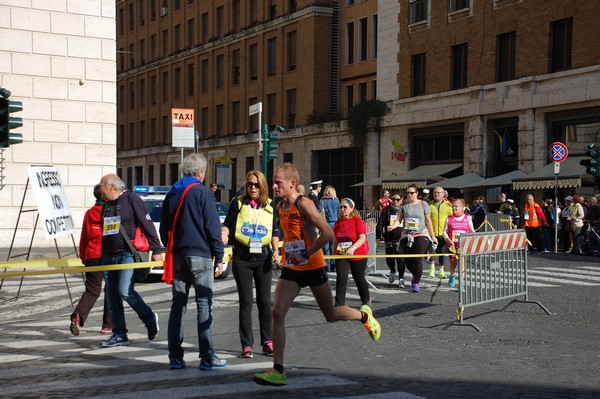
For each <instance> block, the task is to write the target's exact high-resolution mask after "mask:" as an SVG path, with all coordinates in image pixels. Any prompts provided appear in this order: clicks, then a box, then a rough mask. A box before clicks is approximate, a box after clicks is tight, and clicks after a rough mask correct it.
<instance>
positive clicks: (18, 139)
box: [0, 88, 23, 148]
mask: <svg viewBox="0 0 600 399" xmlns="http://www.w3.org/2000/svg"><path fill="white" fill-rule="evenodd" d="M9 97H10V91H8V90H7V89H4V88H2V89H0V148H6V147H8V146H10V145H13V144H21V143H22V142H23V135H21V133H17V132H11V130H12V129H18V128H20V127H21V126H23V119H21V118H17V117H13V116H11V114H12V113H14V112H19V111H22V110H23V103H22V102H21V101H11V100H9V99H8V98H9Z"/></svg>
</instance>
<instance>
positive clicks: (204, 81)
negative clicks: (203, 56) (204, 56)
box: [200, 60, 208, 93]
mask: <svg viewBox="0 0 600 399" xmlns="http://www.w3.org/2000/svg"><path fill="white" fill-rule="evenodd" d="M207 91H208V60H202V62H201V63H200V92H202V93H206V92H207Z"/></svg>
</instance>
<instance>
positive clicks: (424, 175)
mask: <svg viewBox="0 0 600 399" xmlns="http://www.w3.org/2000/svg"><path fill="white" fill-rule="evenodd" d="M460 167H462V163H442V164H432V165H421V166H417V167H416V168H414V169H411V170H409V171H408V172H406V173H403V174H402V175H401V176H397V177H395V178H394V179H387V178H385V179H382V184H381V185H382V188H383V189H384V190H393V189H404V188H406V187H408V186H410V185H411V184H414V185H416V186H417V187H423V186H425V185H426V184H427V183H429V180H435V181H439V180H441V176H442V175H444V174H446V173H448V172H452V171H453V170H456V169H458V168H460Z"/></svg>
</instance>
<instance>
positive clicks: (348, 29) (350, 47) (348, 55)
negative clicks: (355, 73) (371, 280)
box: [346, 22, 354, 65]
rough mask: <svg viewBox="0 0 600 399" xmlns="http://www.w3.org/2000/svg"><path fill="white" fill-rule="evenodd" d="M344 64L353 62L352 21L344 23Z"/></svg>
mask: <svg viewBox="0 0 600 399" xmlns="http://www.w3.org/2000/svg"><path fill="white" fill-rule="evenodd" d="M346 64H347V65H350V64H354V22H348V23H347V24H346Z"/></svg>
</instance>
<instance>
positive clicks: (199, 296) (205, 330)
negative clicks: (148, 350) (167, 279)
mask: <svg viewBox="0 0 600 399" xmlns="http://www.w3.org/2000/svg"><path fill="white" fill-rule="evenodd" d="M213 265H214V264H213V260H212V259H208V258H201V257H198V256H181V255H173V289H172V291H173V302H172V303H171V314H170V315H169V331H168V337H169V359H170V360H175V359H183V347H182V346H181V345H182V344H183V315H184V314H185V312H186V310H187V302H188V297H189V293H190V286H191V285H193V286H194V290H195V291H196V308H197V312H198V317H197V323H198V351H199V353H200V356H199V357H200V358H201V359H202V360H206V361H207V362H208V363H212V357H213V356H214V354H215V350H214V346H213V331H212V321H213V320H212V298H213V283H214V277H215V273H214V268H213Z"/></svg>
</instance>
